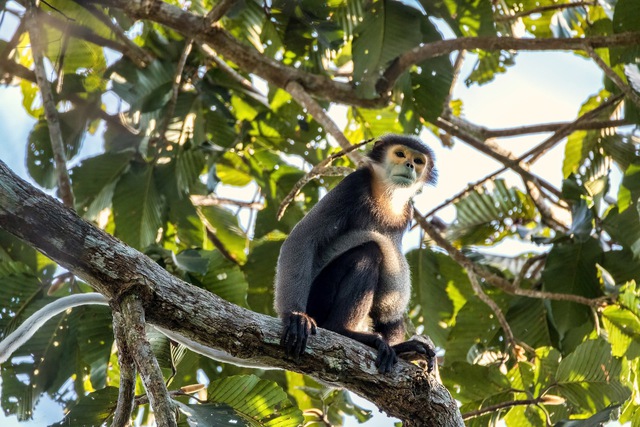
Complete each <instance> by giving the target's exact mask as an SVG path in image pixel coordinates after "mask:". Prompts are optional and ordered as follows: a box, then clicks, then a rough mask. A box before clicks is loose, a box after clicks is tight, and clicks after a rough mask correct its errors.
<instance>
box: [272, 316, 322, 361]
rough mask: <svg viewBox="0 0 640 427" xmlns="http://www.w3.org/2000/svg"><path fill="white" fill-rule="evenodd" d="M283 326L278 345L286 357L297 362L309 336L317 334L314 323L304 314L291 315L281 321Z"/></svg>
mask: <svg viewBox="0 0 640 427" xmlns="http://www.w3.org/2000/svg"><path fill="white" fill-rule="evenodd" d="M283 324H284V329H283V330H282V337H281V338H280V345H282V346H283V347H284V348H285V353H286V354H287V356H289V357H293V358H294V359H296V360H298V359H299V358H300V355H301V354H302V353H304V350H305V348H307V339H308V338H309V334H311V335H315V334H316V333H317V326H316V322H315V320H313V318H311V317H309V316H308V315H306V314H305V313H291V314H289V315H288V316H286V317H285V318H284V319H283Z"/></svg>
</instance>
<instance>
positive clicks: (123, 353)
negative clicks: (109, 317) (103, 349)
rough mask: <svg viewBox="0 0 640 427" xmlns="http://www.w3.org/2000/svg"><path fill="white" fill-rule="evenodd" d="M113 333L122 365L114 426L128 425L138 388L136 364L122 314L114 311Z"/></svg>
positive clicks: (119, 362) (119, 361)
mask: <svg viewBox="0 0 640 427" xmlns="http://www.w3.org/2000/svg"><path fill="white" fill-rule="evenodd" d="M113 335H114V338H115V341H116V346H117V347H118V365H120V385H119V387H118V404H117V406H116V409H115V412H114V415H113V422H112V423H111V426H112V427H120V426H128V425H129V424H130V422H131V414H132V412H133V401H134V398H135V389H136V364H135V362H134V360H133V356H132V355H131V352H130V351H129V347H128V346H127V338H126V333H125V328H124V319H123V317H122V314H121V313H119V312H117V311H114V312H113Z"/></svg>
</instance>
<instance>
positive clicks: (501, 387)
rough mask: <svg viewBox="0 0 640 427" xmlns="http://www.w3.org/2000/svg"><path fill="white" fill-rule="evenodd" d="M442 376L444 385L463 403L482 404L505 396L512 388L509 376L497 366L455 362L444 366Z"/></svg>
mask: <svg viewBox="0 0 640 427" xmlns="http://www.w3.org/2000/svg"><path fill="white" fill-rule="evenodd" d="M441 375H442V379H443V381H444V385H445V386H446V387H447V389H449V390H450V391H451V393H452V394H453V395H454V397H455V398H456V399H457V400H459V401H460V402H462V403H468V402H482V401H484V400H485V399H488V398H490V397H492V396H503V395H505V394H506V393H508V392H509V390H510V388H511V384H510V383H509V380H508V378H507V376H506V375H504V374H503V373H502V372H500V369H499V368H498V367H497V366H478V365H469V364H468V363H465V362H455V363H453V364H447V365H446V366H444V367H443V368H442V370H441ZM505 400H506V399H505Z"/></svg>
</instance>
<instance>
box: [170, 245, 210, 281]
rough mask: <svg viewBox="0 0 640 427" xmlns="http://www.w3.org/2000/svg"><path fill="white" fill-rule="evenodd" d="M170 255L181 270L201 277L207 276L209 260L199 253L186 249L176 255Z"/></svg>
mask: <svg viewBox="0 0 640 427" xmlns="http://www.w3.org/2000/svg"><path fill="white" fill-rule="evenodd" d="M171 255H172V257H173V262H174V263H175V264H176V266H177V267H179V268H180V269H181V270H183V271H187V272H189V273H197V274H201V275H205V274H207V270H208V269H209V262H210V259H209V258H206V257H204V256H202V253H201V252H200V251H197V250H195V249H187V250H185V251H182V252H180V253H179V254H177V255H175V254H173V253H172V254H171Z"/></svg>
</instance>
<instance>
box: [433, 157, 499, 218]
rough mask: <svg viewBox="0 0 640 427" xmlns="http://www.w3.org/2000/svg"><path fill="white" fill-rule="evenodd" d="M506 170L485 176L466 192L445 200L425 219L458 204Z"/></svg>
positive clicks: (470, 185) (468, 187)
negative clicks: (468, 194)
mask: <svg viewBox="0 0 640 427" xmlns="http://www.w3.org/2000/svg"><path fill="white" fill-rule="evenodd" d="M505 170H506V168H502V169H499V170H497V171H495V172H493V173H490V174H489V175H487V176H485V177H484V178H480V179H479V180H478V181H476V182H474V183H472V184H469V185H468V186H467V187H465V189H464V190H462V191H460V192H459V193H457V194H456V195H455V196H453V197H451V198H449V199H447V200H445V201H444V202H442V203H440V204H439V205H438V206H436V207H435V208H433V209H431V210H430V211H429V212H427V213H426V214H425V215H424V217H425V218H430V217H432V216H433V215H435V213H436V212H438V211H440V210H442V209H444V208H446V207H447V206H449V205H450V204H452V203H455V202H457V201H458V200H460V199H462V198H463V197H464V196H465V195H467V193H470V192H472V191H473V190H475V189H476V188H478V187H480V186H481V185H482V184H484V183H485V182H487V181H489V180H490V179H493V178H495V177H496V176H497V175H499V174H500V173H502V172H504V171H505Z"/></svg>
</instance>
